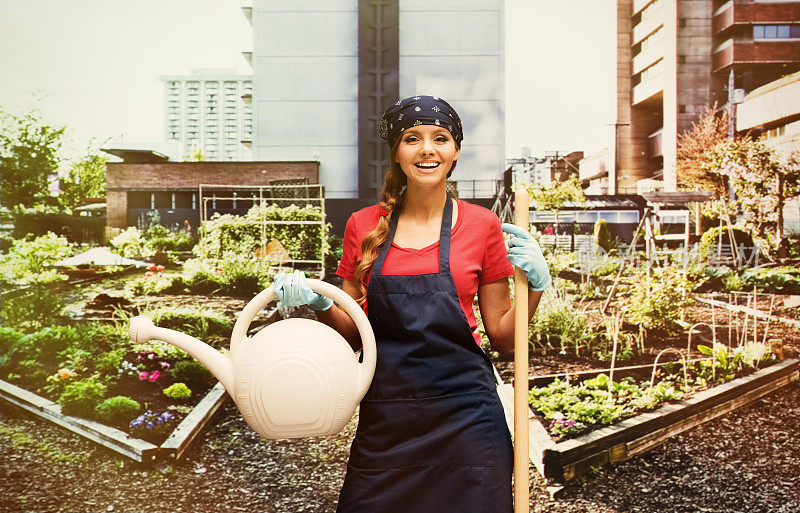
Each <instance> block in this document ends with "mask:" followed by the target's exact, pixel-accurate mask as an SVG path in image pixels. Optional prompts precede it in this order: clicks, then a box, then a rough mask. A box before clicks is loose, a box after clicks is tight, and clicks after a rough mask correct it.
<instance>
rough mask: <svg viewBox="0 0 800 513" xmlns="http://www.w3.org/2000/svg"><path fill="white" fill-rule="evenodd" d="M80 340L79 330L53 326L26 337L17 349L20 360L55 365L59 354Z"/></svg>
mask: <svg viewBox="0 0 800 513" xmlns="http://www.w3.org/2000/svg"><path fill="white" fill-rule="evenodd" d="M78 339H79V334H78V330H76V329H75V328H73V327H71V326H52V327H48V328H42V329H41V330H39V331H36V332H34V333H31V334H29V335H26V336H25V337H23V338H22V340H20V341H19V343H18V344H17V348H18V350H19V358H20V359H28V358H30V359H33V360H36V361H37V362H39V363H40V364H48V363H50V364H55V363H57V362H56V360H57V359H58V355H59V353H61V352H62V351H65V350H66V349H67V348H69V347H70V346H71V345H72V344H73V343H75V342H76V341H77V340H78Z"/></svg>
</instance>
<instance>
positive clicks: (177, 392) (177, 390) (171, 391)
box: [163, 383, 192, 399]
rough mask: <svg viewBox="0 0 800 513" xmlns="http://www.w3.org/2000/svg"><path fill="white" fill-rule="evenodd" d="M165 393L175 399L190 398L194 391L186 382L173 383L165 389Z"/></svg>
mask: <svg viewBox="0 0 800 513" xmlns="http://www.w3.org/2000/svg"><path fill="white" fill-rule="evenodd" d="M163 392H164V395H165V396H167V397H171V398H173V399H188V398H189V397H191V396H192V391H191V390H189V387H187V386H186V383H173V384H171V385H170V386H168V387H167V388H165V389H164V390H163Z"/></svg>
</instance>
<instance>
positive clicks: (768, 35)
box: [753, 25, 800, 39]
mask: <svg viewBox="0 0 800 513" xmlns="http://www.w3.org/2000/svg"><path fill="white" fill-rule="evenodd" d="M753 39H800V25H753Z"/></svg>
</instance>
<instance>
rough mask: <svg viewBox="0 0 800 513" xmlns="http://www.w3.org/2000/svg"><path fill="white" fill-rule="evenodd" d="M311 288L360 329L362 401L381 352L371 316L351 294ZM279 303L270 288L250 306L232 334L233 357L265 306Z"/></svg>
mask: <svg viewBox="0 0 800 513" xmlns="http://www.w3.org/2000/svg"><path fill="white" fill-rule="evenodd" d="M307 284H308V286H309V287H311V290H313V291H314V292H317V293H319V294H322V295H323V296H325V297H328V298H330V299H332V300H333V301H335V302H336V303H337V304H338V305H339V307H340V308H341V309H342V310H344V311H345V312H347V314H348V315H349V316H350V318H351V319H353V322H354V323H355V325H356V328H358V333H359V334H360V335H361V343H362V345H363V348H364V351H363V361H362V363H361V365H360V366H359V381H358V395H357V399H358V400H359V401H360V400H361V399H362V398H363V397H364V394H366V393H367V388H369V384H370V383H371V382H372V376H373V374H374V373H375V362H376V357H377V353H378V351H377V348H376V347H375V334H374V333H373V332H372V326H371V325H370V323H369V320H368V319H367V314H365V313H364V310H362V309H361V307H360V306H359V305H358V303H357V302H356V300H355V299H353V298H352V297H351V296H350V294H348V293H347V292H345V291H343V290H342V289H340V288H339V287H337V286H335V285H331V284H330V283H326V282H324V281H320V280H313V279H309V280H307ZM273 300H275V292H273V290H272V287H269V288H267V289H265V290H262V291H261V292H259V293H258V295H256V297H254V298H253V299H251V300H250V302H249V303H247V306H245V307H244V310H242V313H241V314H239V318H238V319H237V320H236V324H234V326H233V333H232V334H231V355H233V354H235V353H236V352H237V351H238V350H239V347H240V346H241V344H242V343H244V342H245V341H246V340H247V329H248V328H249V327H250V323H252V322H253V319H255V317H256V315H257V314H258V312H260V311H261V310H262V309H263V308H264V307H265V306H267V305H268V304H270V303H271V302H272V301H273Z"/></svg>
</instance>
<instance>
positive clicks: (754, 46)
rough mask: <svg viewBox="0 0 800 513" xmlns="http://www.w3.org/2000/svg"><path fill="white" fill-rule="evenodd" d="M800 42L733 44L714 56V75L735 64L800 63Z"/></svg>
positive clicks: (771, 41) (774, 41) (779, 41)
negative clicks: (799, 57) (799, 60)
mask: <svg viewBox="0 0 800 513" xmlns="http://www.w3.org/2000/svg"><path fill="white" fill-rule="evenodd" d="M799 55H800V41H796V40H791V41H781V40H779V39H778V40H768V41H758V42H754V43H736V42H735V43H733V44H732V45H729V46H727V47H726V48H723V49H721V50H719V51H717V52H714V56H713V61H712V64H713V68H714V73H719V72H721V71H723V70H725V69H728V68H730V66H733V65H735V64H767V63H769V64H782V63H792V62H797V61H798V56H799Z"/></svg>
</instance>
